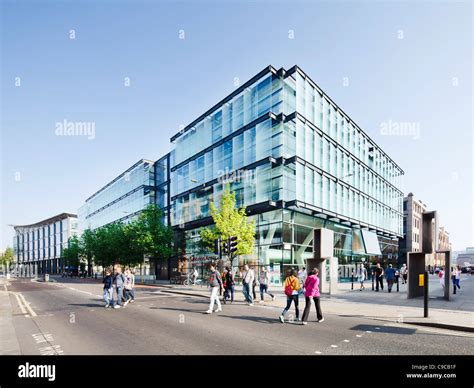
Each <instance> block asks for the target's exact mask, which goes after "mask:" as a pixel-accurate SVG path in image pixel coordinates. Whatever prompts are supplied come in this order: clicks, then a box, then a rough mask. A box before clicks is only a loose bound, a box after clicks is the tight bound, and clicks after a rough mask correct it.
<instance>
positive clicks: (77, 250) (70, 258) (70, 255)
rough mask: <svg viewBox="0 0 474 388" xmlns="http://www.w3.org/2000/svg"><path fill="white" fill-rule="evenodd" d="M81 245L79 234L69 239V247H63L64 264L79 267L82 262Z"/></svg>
mask: <svg viewBox="0 0 474 388" xmlns="http://www.w3.org/2000/svg"><path fill="white" fill-rule="evenodd" d="M80 256H81V247H80V241H79V238H78V237H77V236H72V237H70V238H69V240H68V246H67V248H64V249H63V254H62V257H63V263H64V264H63V265H64V266H66V267H79V265H80V262H81V258H80Z"/></svg>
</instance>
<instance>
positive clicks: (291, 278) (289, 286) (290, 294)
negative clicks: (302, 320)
mask: <svg viewBox="0 0 474 388" xmlns="http://www.w3.org/2000/svg"><path fill="white" fill-rule="evenodd" d="M300 288H301V286H300V282H299V280H298V278H297V277H296V271H295V270H294V269H291V270H290V272H289V274H288V277H287V278H286V279H285V283H284V285H283V289H284V290H285V295H286V307H285V308H284V309H283V311H282V313H281V315H280V322H281V323H285V314H286V313H287V312H288V310H290V307H291V304H292V303H294V304H295V315H296V320H297V321H299V316H300V311H299V309H298V302H299V290H300Z"/></svg>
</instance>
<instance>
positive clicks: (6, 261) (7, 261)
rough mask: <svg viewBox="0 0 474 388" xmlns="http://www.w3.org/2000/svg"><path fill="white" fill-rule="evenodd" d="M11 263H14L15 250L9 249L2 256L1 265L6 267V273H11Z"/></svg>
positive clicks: (0, 257) (0, 258)
mask: <svg viewBox="0 0 474 388" xmlns="http://www.w3.org/2000/svg"><path fill="white" fill-rule="evenodd" d="M11 263H13V249H12V248H11V247H8V248H7V249H5V252H3V253H2V255H1V256H0V264H1V265H2V266H4V267H5V270H6V271H9V270H10V265H11Z"/></svg>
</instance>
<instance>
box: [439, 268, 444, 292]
mask: <svg viewBox="0 0 474 388" xmlns="http://www.w3.org/2000/svg"><path fill="white" fill-rule="evenodd" d="M444 276H445V275H444V269H443V267H441V268H440V269H439V272H438V279H439V282H440V283H441V287H443V290H444Z"/></svg>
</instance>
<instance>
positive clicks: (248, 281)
mask: <svg viewBox="0 0 474 388" xmlns="http://www.w3.org/2000/svg"><path fill="white" fill-rule="evenodd" d="M240 277H241V278H242V293H243V294H244V297H245V301H246V302H247V303H248V305H249V306H253V298H252V294H251V293H250V287H251V286H252V285H253V281H254V280H255V273H254V271H253V270H251V269H250V268H249V266H248V265H247V264H245V265H244V271H243V272H241V273H240Z"/></svg>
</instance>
